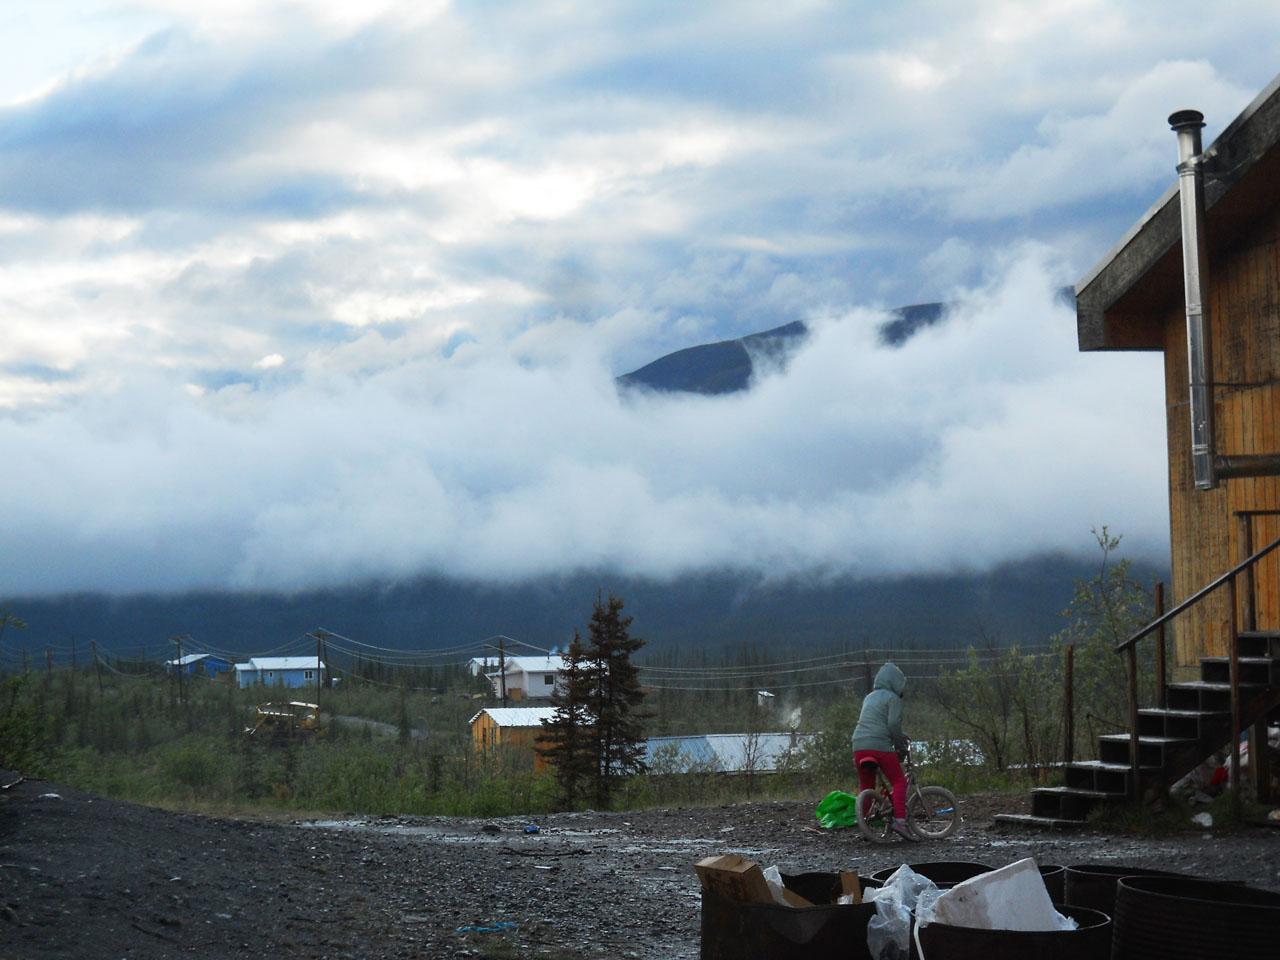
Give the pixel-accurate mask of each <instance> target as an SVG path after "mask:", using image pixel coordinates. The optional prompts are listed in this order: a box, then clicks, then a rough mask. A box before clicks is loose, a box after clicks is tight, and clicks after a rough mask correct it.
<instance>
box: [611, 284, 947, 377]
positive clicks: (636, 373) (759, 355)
mask: <svg viewBox="0 0 1280 960" xmlns="http://www.w3.org/2000/svg"><path fill="white" fill-rule="evenodd" d="M945 310H946V304H943V303H917V304H913V305H912V306H907V307H898V308H897V309H896V310H893V311H891V314H892V317H893V319H891V320H888V321H886V322H885V323H883V324H881V326H880V342H881V343H882V344H884V345H885V346H887V347H899V346H902V344H904V343H906V342H907V341H908V340H909V339H911V337H913V336H915V334H916V333H918V332H919V331H920V330H923V329H924V328H925V327H928V326H932V325H933V324H935V323H937V322H938V321H939V320H941V319H942V317H943V314H944V312H945ZM808 335H809V328H808V327H806V326H805V325H804V323H802V322H801V321H799V320H795V321H793V322H791V323H788V324H784V325H783V326H781V327H774V328H773V329H772V330H764V331H762V332H760V333H752V334H749V335H747V336H745V337H739V338H738V339H736V340H719V341H717V342H715V343H701V344H698V345H697V346H693V347H686V348H685V349H683V350H677V351H675V352H674V353H668V354H666V355H665V356H662V357H659V358H658V359H657V360H654V361H653V362H652V363H647V364H645V365H644V366H643V367H641V368H640V369H638V370H633V371H632V372H631V373H624V374H623V375H622V376H620V377H618V383H619V385H621V386H622V387H626V388H633V389H634V388H637V387H639V388H647V389H649V390H657V391H660V392H664V393H701V394H706V395H708V396H716V395H720V394H726V393H737V392H738V391H740V390H746V389H747V388H748V387H750V385H751V376H752V374H753V373H754V372H755V361H756V360H757V359H763V360H766V361H767V362H770V363H777V364H785V363H786V361H787V358H788V357H789V356H790V354H791V353H792V352H793V351H794V350H795V349H796V348H797V347H798V346H799V345H800V344H802V343H804V341H805V338H806V337H808Z"/></svg>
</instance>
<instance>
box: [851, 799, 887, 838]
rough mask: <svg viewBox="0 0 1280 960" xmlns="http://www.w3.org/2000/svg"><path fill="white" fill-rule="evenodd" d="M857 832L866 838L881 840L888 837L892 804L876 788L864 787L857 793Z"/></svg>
mask: <svg viewBox="0 0 1280 960" xmlns="http://www.w3.org/2000/svg"><path fill="white" fill-rule="evenodd" d="M857 812H858V832H859V833H861V834H862V835H863V836H864V837H866V838H867V839H868V840H870V841H872V842H873V843H875V842H883V841H885V840H887V839H888V838H889V824H890V823H891V822H892V820H893V806H892V805H891V804H890V803H889V802H888V801H887V800H886V799H885V798H884V796H883V795H882V794H881V793H880V791H878V790H872V789H869V788H868V789H866V790H863V791H862V792H861V793H860V794H858V807H857Z"/></svg>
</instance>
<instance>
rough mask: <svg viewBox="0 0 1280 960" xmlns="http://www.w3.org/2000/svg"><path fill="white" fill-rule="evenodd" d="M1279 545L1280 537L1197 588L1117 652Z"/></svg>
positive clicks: (1121, 644)
mask: <svg viewBox="0 0 1280 960" xmlns="http://www.w3.org/2000/svg"><path fill="white" fill-rule="evenodd" d="M1277 547H1280V538H1278V539H1276V540H1272V541H1271V542H1270V543H1269V544H1267V545H1266V546H1265V547H1263V548H1262V549H1261V550H1259V551H1257V552H1256V553H1254V554H1252V555H1250V556H1249V557H1247V558H1245V559H1244V560H1241V561H1240V562H1239V563H1237V564H1236V565H1235V566H1234V567H1232V568H1231V569H1230V570H1228V571H1227V572H1226V573H1224V574H1223V575H1222V576H1220V577H1218V578H1217V579H1216V580H1213V581H1211V582H1210V583H1208V584H1207V585H1205V586H1203V587H1201V588H1200V589H1199V590H1197V591H1196V592H1195V593H1193V594H1192V595H1191V596H1189V597H1187V599H1185V600H1183V601H1182V602H1181V603H1180V604H1178V605H1177V606H1175V607H1173V608H1172V609H1171V610H1168V611H1166V612H1165V613H1163V614H1161V615H1160V616H1158V617H1156V618H1155V619H1154V620H1152V621H1151V622H1150V623H1148V624H1147V625H1146V626H1145V627H1143V628H1142V629H1141V630H1139V631H1138V632H1137V633H1135V634H1134V635H1133V636H1131V637H1129V638H1128V639H1127V640H1121V641H1120V642H1119V643H1117V644H1116V653H1124V652H1125V650H1127V649H1129V647H1131V646H1133V645H1134V644H1135V643H1137V642H1138V641H1139V640H1141V639H1142V638H1143V637H1145V636H1146V635H1147V634H1149V633H1151V632H1152V631H1154V630H1156V629H1158V628H1159V627H1162V626H1164V625H1165V624H1166V623H1168V622H1169V621H1170V620H1172V619H1173V618H1174V617H1176V616H1177V615H1178V614H1180V613H1182V611H1184V610H1186V609H1187V608H1188V607H1194V606H1195V605H1196V604H1197V603H1199V602H1200V601H1201V600H1203V599H1204V598H1205V597H1207V596H1208V595H1209V594H1211V593H1213V591H1215V590H1217V589H1218V588H1219V587H1220V586H1222V585H1223V584H1224V583H1226V582H1227V581H1228V580H1230V579H1232V578H1233V577H1238V576H1239V575H1240V574H1241V573H1243V572H1244V571H1245V570H1246V569H1247V568H1249V567H1250V566H1252V565H1253V564H1255V563H1257V562H1258V561H1259V560H1261V559H1262V558H1263V557H1265V556H1266V555H1267V554H1269V553H1270V552H1271V551H1272V550H1275V549H1276V548H1277Z"/></svg>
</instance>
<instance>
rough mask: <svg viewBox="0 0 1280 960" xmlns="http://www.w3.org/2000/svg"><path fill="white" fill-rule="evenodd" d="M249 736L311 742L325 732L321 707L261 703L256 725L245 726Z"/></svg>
mask: <svg viewBox="0 0 1280 960" xmlns="http://www.w3.org/2000/svg"><path fill="white" fill-rule="evenodd" d="M244 732H245V735H246V736H250V737H266V738H269V739H270V740H271V741H272V742H275V741H280V740H310V739H311V738H313V737H315V736H317V735H319V734H322V733H324V729H323V728H322V727H321V726H320V705H319V704H315V703H303V702H302V701H301V700H290V701H288V702H286V703H260V704H258V707H257V709H256V710H255V712H254V722H253V725H252V726H249V727H245V728H244Z"/></svg>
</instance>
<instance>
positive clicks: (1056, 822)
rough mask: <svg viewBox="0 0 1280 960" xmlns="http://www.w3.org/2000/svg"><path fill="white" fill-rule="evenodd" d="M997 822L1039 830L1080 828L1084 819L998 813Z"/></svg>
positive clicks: (1083, 823)
mask: <svg viewBox="0 0 1280 960" xmlns="http://www.w3.org/2000/svg"><path fill="white" fill-rule="evenodd" d="M994 819H995V822H996V823H998V824H1003V825H1004V826H1009V827H1032V828H1035V829H1038V830H1079V829H1080V828H1081V827H1083V826H1084V825H1085V822H1084V821H1083V820H1063V819H1061V818H1059V817H1034V816H1032V815H1031V814H1029V813H997V814H996V815H995V817H994Z"/></svg>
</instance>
